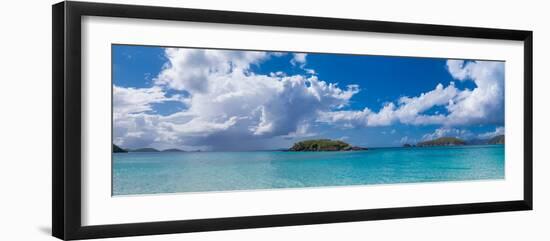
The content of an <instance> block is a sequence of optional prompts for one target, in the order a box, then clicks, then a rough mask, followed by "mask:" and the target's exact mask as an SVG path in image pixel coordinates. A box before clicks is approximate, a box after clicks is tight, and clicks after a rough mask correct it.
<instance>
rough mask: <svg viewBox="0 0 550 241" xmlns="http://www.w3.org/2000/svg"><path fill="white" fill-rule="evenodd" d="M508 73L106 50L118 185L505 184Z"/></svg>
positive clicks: (412, 63)
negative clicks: (109, 56)
mask: <svg viewBox="0 0 550 241" xmlns="http://www.w3.org/2000/svg"><path fill="white" fill-rule="evenodd" d="M504 68H505V62H503V61H488V60H463V59H443V58H420V57H398V56H374V55H352V54H337V53H301V52H278V51H258V50H254V51H251V50H226V49H204V48H186V47H158V46H135V45H112V131H113V132H112V194H113V195H114V196H117V195H136V194H162V193H187V192H212V191H243V190H266V189H280V188H319V187H341V186H352V185H376V184H394V185H398V184H405V183H426V182H451V181H478V180H496V179H504V173H505V170H504V149H505V144H504V142H505V136H504V134H505V125H504V109H505V108H504V79H505V75H504Z"/></svg>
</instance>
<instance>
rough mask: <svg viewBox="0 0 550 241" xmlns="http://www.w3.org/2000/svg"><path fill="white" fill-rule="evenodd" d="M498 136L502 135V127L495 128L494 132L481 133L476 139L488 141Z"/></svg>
mask: <svg viewBox="0 0 550 241" xmlns="http://www.w3.org/2000/svg"><path fill="white" fill-rule="evenodd" d="M499 135H504V126H500V127H496V128H495V130H494V131H489V132H485V133H481V134H479V135H478V136H477V137H478V138H479V139H489V138H493V137H495V136H499Z"/></svg>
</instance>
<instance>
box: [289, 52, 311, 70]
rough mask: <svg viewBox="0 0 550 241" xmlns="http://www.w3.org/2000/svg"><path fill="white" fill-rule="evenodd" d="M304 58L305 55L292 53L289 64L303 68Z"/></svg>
mask: <svg viewBox="0 0 550 241" xmlns="http://www.w3.org/2000/svg"><path fill="white" fill-rule="evenodd" d="M306 58H307V54H305V53H294V54H293V57H292V59H291V60H290V63H291V64H292V65H299V66H300V67H302V68H303V67H304V66H305V65H306Z"/></svg>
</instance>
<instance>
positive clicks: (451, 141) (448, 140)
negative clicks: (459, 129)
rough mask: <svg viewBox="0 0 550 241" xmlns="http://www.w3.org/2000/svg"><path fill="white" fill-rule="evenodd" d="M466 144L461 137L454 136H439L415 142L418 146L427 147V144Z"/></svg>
mask: <svg viewBox="0 0 550 241" xmlns="http://www.w3.org/2000/svg"><path fill="white" fill-rule="evenodd" d="M463 145H466V142H465V141H464V140H462V139H458V138H456V137H440V138H437V139H433V140H429V141H423V142H419V143H417V144H416V146H418V147H429V146H463Z"/></svg>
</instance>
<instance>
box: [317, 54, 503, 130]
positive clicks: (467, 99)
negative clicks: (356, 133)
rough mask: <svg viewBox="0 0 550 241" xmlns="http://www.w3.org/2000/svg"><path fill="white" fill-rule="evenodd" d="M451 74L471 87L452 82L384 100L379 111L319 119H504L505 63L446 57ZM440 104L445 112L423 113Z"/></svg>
mask: <svg viewBox="0 0 550 241" xmlns="http://www.w3.org/2000/svg"><path fill="white" fill-rule="evenodd" d="M447 69H448V71H449V73H450V74H451V76H452V77H453V78H454V79H456V80H459V81H473V82H474V84H475V85H476V87H475V88H474V89H463V90H459V89H458V88H457V87H456V86H455V83H454V82H451V83H450V84H449V85H448V86H446V87H444V86H443V85H442V84H438V85H437V86H436V87H435V89H433V90H431V91H428V92H425V93H422V94H420V95H419V96H414V97H408V96H405V97H401V98H400V99H399V100H398V101H396V102H395V103H394V102H390V103H386V104H385V105H384V106H383V107H382V108H381V109H380V110H379V111H378V112H375V111H372V110H370V109H368V108H365V109H363V110H361V111H331V112H326V113H322V115H321V116H320V118H319V119H318V121H320V122H327V123H341V124H343V126H364V127H370V126H389V125H392V124H394V123H396V122H399V123H402V124H410V125H444V126H460V125H469V124H502V123H503V121H504V106H503V103H504V101H503V100H504V63H502V62H489V61H471V62H465V61H462V60H449V61H447ZM437 106H441V107H444V108H445V109H446V110H447V114H442V113H440V114H426V112H427V111H428V110H430V109H432V108H434V107H437Z"/></svg>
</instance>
